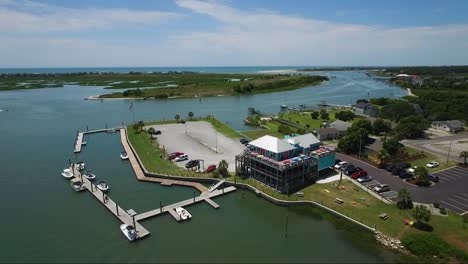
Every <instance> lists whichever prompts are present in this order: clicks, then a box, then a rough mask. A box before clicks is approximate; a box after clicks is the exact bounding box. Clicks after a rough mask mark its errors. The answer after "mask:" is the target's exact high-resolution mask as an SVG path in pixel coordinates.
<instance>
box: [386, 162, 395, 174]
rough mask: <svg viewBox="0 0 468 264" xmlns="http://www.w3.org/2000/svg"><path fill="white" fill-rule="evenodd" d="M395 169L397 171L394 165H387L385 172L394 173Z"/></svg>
mask: <svg viewBox="0 0 468 264" xmlns="http://www.w3.org/2000/svg"><path fill="white" fill-rule="evenodd" d="M394 169H395V166H393V165H392V164H386V165H385V170H386V171H388V172H392V171H393V170H394Z"/></svg>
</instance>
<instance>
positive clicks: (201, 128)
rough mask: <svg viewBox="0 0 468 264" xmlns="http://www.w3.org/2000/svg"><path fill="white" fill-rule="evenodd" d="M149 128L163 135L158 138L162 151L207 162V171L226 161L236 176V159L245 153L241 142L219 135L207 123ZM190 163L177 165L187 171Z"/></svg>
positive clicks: (187, 123)
mask: <svg viewBox="0 0 468 264" xmlns="http://www.w3.org/2000/svg"><path fill="white" fill-rule="evenodd" d="M149 127H154V129H156V130H160V131H161V135H158V136H157V137H158V142H159V144H160V146H161V147H162V146H164V147H165V149H166V151H167V153H171V152H176V151H179V152H183V153H185V154H187V155H188V156H189V160H191V159H201V160H204V167H205V169H206V168H207V167H208V166H209V165H212V164H214V165H216V166H218V164H219V162H220V161H221V160H223V159H224V160H226V161H227V162H228V164H229V167H228V170H229V171H231V172H233V171H235V166H234V165H235V156H236V155H238V154H240V153H241V152H242V151H243V150H244V149H245V146H244V145H242V144H241V143H240V142H239V140H238V139H235V138H229V137H226V136H224V135H223V134H221V133H218V132H216V130H215V129H214V127H213V126H212V125H211V124H210V123H208V122H205V121H197V122H186V123H185V124H166V125H152V126H146V128H149ZM186 128H187V134H186V133H185V132H186ZM186 163H187V161H182V162H177V165H179V166H180V167H184V166H185V164H186Z"/></svg>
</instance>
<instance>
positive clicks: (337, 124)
mask: <svg viewBox="0 0 468 264" xmlns="http://www.w3.org/2000/svg"><path fill="white" fill-rule="evenodd" d="M328 127H331V128H336V129H337V130H338V136H339V137H341V136H344V135H346V133H347V132H348V128H350V127H351V123H349V122H345V121H341V120H335V121H333V122H331V123H330V124H329V125H328Z"/></svg>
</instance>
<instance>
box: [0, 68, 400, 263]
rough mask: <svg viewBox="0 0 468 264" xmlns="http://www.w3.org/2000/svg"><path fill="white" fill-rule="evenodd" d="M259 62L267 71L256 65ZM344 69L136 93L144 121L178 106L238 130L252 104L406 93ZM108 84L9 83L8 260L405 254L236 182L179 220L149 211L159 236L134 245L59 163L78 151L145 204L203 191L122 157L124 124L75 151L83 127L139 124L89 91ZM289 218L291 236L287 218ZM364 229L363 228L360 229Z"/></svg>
mask: <svg viewBox="0 0 468 264" xmlns="http://www.w3.org/2000/svg"><path fill="white" fill-rule="evenodd" d="M255 70H257V69H255ZM325 74H330V75H332V76H336V78H332V79H331V80H330V81H329V82H327V83H326V84H324V85H322V86H320V87H310V88H304V89H300V90H296V91H290V92H279V93H273V94H261V95H251V96H237V97H217V98H203V99H202V101H201V102H200V101H199V100H198V99H177V100H155V101H134V107H135V115H136V118H137V119H138V120H140V119H141V120H160V119H163V118H164V119H169V118H172V117H173V116H174V115H175V114H181V115H186V113H187V112H189V111H193V112H194V113H196V115H206V114H209V113H213V114H215V115H216V116H217V117H218V118H219V119H221V120H223V121H225V122H227V123H229V124H230V125H232V126H233V127H235V128H236V129H239V130H242V129H245V127H244V125H243V123H242V120H243V119H244V117H245V115H246V112H247V108H248V107H255V108H258V109H260V110H262V111H265V112H272V113H274V112H277V111H278V110H279V105H281V104H284V103H286V104H288V105H298V104H313V103H318V102H320V101H321V100H326V101H327V102H329V103H335V104H349V103H351V102H352V101H355V100H356V99H357V98H362V97H367V96H368V94H369V95H370V96H371V97H379V96H391V97H397V96H401V95H403V91H402V90H401V89H398V88H396V87H390V86H388V85H386V84H384V83H382V82H377V81H375V80H372V79H370V78H369V77H367V76H366V75H365V74H364V73H362V72H329V73H325ZM100 93H103V90H102V88H100V87H79V86H67V87H64V88H51V89H40V90H27V91H26V90H18V91H7V92H0V108H6V109H8V110H9V111H8V112H0V135H1V136H0V146H1V148H0V155H1V158H0V167H1V173H0V185H1V186H2V192H0V199H1V201H2V202H1V203H0V210H1V212H2V217H1V218H0V224H1V226H2V227H3V229H2V236H1V239H0V246H1V248H2V250H1V252H2V253H1V254H0V261H2V262H4V261H9V262H11V261H14V262H17V261H36V262H64V261H75V262H76V261H80V262H116V261H123V262H146V261H147V262H155V261H197V262H211V261H214V262H233V261H245V262H343V261H346V262H380V261H387V262H390V261H394V259H395V256H394V255H393V254H391V253H389V252H387V251H384V250H381V249H379V248H376V247H374V246H373V245H372V242H371V241H372V237H371V236H370V235H367V233H365V232H359V230H356V227H354V226H352V225H349V224H347V223H346V222H341V221H339V220H336V219H334V218H333V217H330V216H329V215H326V214H324V213H323V212H321V211H319V210H316V209H312V208H304V207H294V208H285V207H278V206H275V205H272V204H270V203H268V202H266V201H264V200H262V199H258V198H257V197H256V196H254V195H252V194H251V193H249V192H245V193H244V192H242V191H237V192H235V193H232V194H229V195H226V196H224V197H220V198H216V199H215V200H216V202H217V203H219V204H220V205H221V207H220V209H218V210H214V209H212V208H211V207H210V206H209V205H207V204H198V205H194V206H191V207H189V210H190V212H191V213H192V215H193V216H194V218H193V219H192V220H191V221H190V222H188V223H176V222H175V221H174V220H173V219H172V218H171V217H170V216H168V215H164V216H161V217H157V218H153V219H148V220H146V221H144V222H143V225H144V226H145V227H146V228H147V229H148V230H149V231H150V232H151V235H150V236H149V237H148V238H146V239H144V240H143V241H140V242H138V243H128V241H126V240H125V239H124V238H123V236H122V234H121V232H120V229H119V227H118V226H119V224H120V223H119V221H118V220H117V219H116V218H115V217H114V216H112V215H111V214H110V213H109V212H108V211H107V210H106V209H104V208H103V207H102V206H101V205H100V204H99V203H98V202H97V201H95V199H94V198H93V197H92V196H91V195H90V194H89V193H86V192H83V193H75V192H74V191H73V190H72V189H71V188H70V187H69V185H68V183H67V181H66V180H64V179H63V178H62V177H61V175H60V171H61V170H62V169H63V168H64V167H65V166H66V164H67V163H68V159H71V160H74V161H76V160H84V161H85V162H86V164H87V165H88V166H89V167H90V168H91V169H93V171H94V172H95V174H96V175H97V176H98V178H100V179H105V180H106V181H107V182H108V183H109V185H110V186H111V191H110V196H111V197H112V198H113V199H114V200H115V201H117V202H118V203H119V204H120V205H121V206H122V207H124V208H127V209H129V208H133V209H135V210H136V211H137V212H143V211H146V210H149V209H153V208H155V207H157V206H158V205H159V202H160V201H162V202H164V203H166V204H167V203H172V202H176V201H180V200H182V199H187V198H190V197H192V196H193V189H190V188H181V187H161V186H159V185H157V184H151V183H142V182H138V181H137V180H136V178H135V176H134V174H133V172H132V170H131V167H130V166H129V164H128V163H127V162H124V161H121V160H120V158H119V152H120V151H121V148H122V147H121V146H120V139H119V135H118V133H116V134H96V135H91V136H88V137H87V138H86V141H87V142H88V146H86V147H84V149H83V151H82V153H81V154H79V155H75V154H73V153H72V150H73V144H74V138H75V133H76V131H77V130H84V129H85V128H86V126H88V127H89V129H95V128H103V127H105V126H106V124H107V125H108V126H117V125H120V124H121V123H122V122H129V121H131V119H132V116H131V114H130V112H129V104H130V101H128V100H109V101H104V102H100V101H87V100H83V98H85V97H87V96H90V95H96V94H100ZM286 215H288V216H289V228H288V234H289V235H288V238H287V239H286V238H285V235H284V233H285V217H286ZM357 232H359V235H358V236H357V235H356V234H357Z"/></svg>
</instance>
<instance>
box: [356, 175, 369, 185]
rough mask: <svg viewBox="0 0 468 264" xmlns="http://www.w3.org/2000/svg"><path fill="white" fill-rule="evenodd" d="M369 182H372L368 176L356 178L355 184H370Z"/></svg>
mask: <svg viewBox="0 0 468 264" xmlns="http://www.w3.org/2000/svg"><path fill="white" fill-rule="evenodd" d="M370 181H372V177H371V176H369V175H367V176H364V177H361V178H357V182H359V183H363V182H370Z"/></svg>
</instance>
